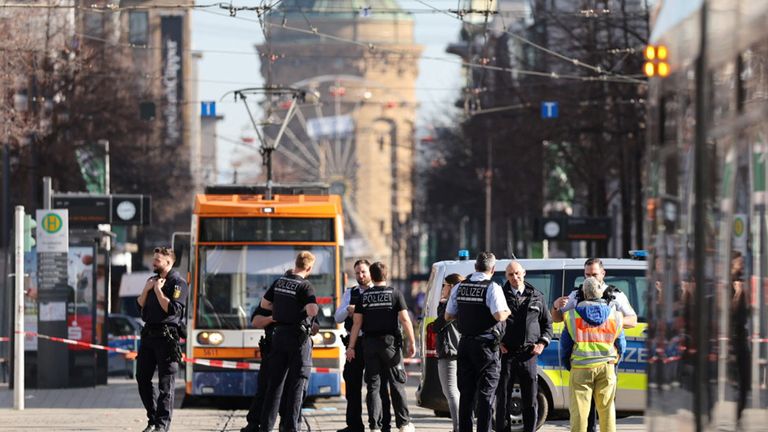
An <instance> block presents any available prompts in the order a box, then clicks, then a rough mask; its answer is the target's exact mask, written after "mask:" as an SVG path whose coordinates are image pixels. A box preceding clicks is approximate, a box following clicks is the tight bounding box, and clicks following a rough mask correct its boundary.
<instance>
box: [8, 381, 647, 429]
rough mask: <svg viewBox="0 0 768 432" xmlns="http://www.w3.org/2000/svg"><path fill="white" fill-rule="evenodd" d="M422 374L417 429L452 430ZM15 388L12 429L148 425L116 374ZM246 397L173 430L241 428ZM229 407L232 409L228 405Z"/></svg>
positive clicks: (337, 425)
mask: <svg viewBox="0 0 768 432" xmlns="http://www.w3.org/2000/svg"><path fill="white" fill-rule="evenodd" d="M416 382H417V378H416V377H414V376H412V377H411V378H410V380H409V397H410V405H409V406H410V408H411V415H412V417H413V422H414V424H415V425H416V429H417V430H418V431H440V432H448V431H450V429H451V424H450V421H449V419H445V418H436V417H435V416H434V414H433V412H432V411H430V410H426V409H423V408H419V407H417V406H416V402H415V399H414V395H415V391H416ZM177 394H178V395H179V397H178V398H177V406H178V405H179V404H180V402H181V395H182V394H183V390H182V387H178V389H177ZM12 397H13V393H12V391H10V390H8V388H7V387H0V418H2V422H0V430H9V431H10V430H13V431H19V430H23V431H46V432H50V431H74V430H86V431H140V430H141V429H143V427H144V425H145V415H144V410H143V409H141V401H140V400H139V396H138V394H137V392H136V387H135V384H134V383H133V382H132V381H130V380H127V379H122V378H119V379H112V380H110V385H108V386H100V387H96V388H84V389H68V390H34V389H32V390H28V392H27V397H26V405H27V409H26V410H24V411H14V410H12V409H10V407H12V406H13V398H12ZM242 405H243V401H240V402H239V406H235V404H232V406H220V407H211V406H207V407H196V408H184V409H181V408H177V410H176V411H175V414H174V420H173V428H172V430H173V431H174V432H181V431H238V430H239V429H240V428H241V427H242V426H244V425H245V414H246V411H245V410H244V409H243V408H244V407H243V406H242ZM344 407H345V401H344V399H343V398H333V399H324V400H318V401H316V402H314V403H310V404H309V405H308V407H307V408H305V410H304V412H305V415H306V418H307V421H308V423H309V427H310V429H311V431H312V432H334V431H336V430H337V429H341V428H342V427H344ZM228 408H229V409H228ZM541 430H542V431H546V432H554V431H566V430H568V422H567V421H563V420H558V421H554V422H550V423H548V424H547V425H546V426H545V427H544V428H543V429H541ZM619 430H620V431H626V432H630V431H641V430H644V427H643V419H642V417H630V418H626V419H621V420H619Z"/></svg>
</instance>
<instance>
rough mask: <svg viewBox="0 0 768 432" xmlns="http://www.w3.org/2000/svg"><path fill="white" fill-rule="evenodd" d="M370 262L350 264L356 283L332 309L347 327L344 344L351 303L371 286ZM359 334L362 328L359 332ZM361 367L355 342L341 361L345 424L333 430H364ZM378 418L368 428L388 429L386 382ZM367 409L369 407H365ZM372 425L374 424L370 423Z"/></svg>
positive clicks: (359, 347) (360, 353) (362, 361)
mask: <svg viewBox="0 0 768 432" xmlns="http://www.w3.org/2000/svg"><path fill="white" fill-rule="evenodd" d="M370 267H371V263H370V261H368V260H367V259H361V260H357V261H356V262H355V265H354V269H355V279H356V280H357V286H355V287H352V288H349V289H347V290H346V291H344V294H343V295H342V297H341V304H340V305H339V308H338V309H336V313H335V314H334V318H335V319H336V322H337V323H344V329H346V330H347V337H346V338H342V340H343V341H344V346H345V347H346V346H348V345H349V340H350V336H349V335H350V333H351V332H352V324H353V319H352V317H353V315H354V314H355V305H356V304H357V302H358V300H359V299H360V296H361V295H362V294H363V293H364V292H365V291H367V290H368V289H370V288H372V287H373V282H371V272H370ZM360 336H362V332H361V334H360ZM364 370H365V354H364V352H363V344H362V343H358V344H357V345H356V346H355V358H353V359H352V360H348V361H346V362H345V363H344V372H343V376H344V386H345V390H346V391H345V395H346V398H347V410H346V415H345V418H346V423H347V425H346V427H344V428H343V429H339V430H338V431H337V432H365V425H364V424H363V397H362V396H363V373H364ZM380 394H381V418H379V419H376V420H375V424H374V425H372V426H371V428H372V429H381V431H382V432H389V431H390V430H391V426H390V423H391V421H392V416H391V414H390V412H389V411H390V402H389V390H387V384H386V382H383V383H382V384H381V389H380ZM369 409H370V408H369ZM374 426H375V427H374Z"/></svg>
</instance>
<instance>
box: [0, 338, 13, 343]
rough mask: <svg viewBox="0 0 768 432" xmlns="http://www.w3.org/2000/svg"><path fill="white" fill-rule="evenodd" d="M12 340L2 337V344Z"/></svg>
mask: <svg viewBox="0 0 768 432" xmlns="http://www.w3.org/2000/svg"><path fill="white" fill-rule="evenodd" d="M10 340H11V338H9V337H0V342H9V341H10Z"/></svg>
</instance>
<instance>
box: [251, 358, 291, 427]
mask: <svg viewBox="0 0 768 432" xmlns="http://www.w3.org/2000/svg"><path fill="white" fill-rule="evenodd" d="M269 374H270V371H269V351H267V350H264V351H262V352H261V366H260V367H259V375H258V378H257V382H256V394H255V395H254V396H253V399H252V400H251V406H250V408H248V415H246V416H245V418H246V420H248V424H249V425H254V426H257V425H258V424H259V417H260V416H261V409H262V407H263V404H264V394H265V393H266V392H267V377H268V376H269ZM282 392H283V388H282V387H280V393H282ZM285 400H286V399H285V398H282V399H281V400H280V422H281V423H283V419H284V418H287V417H289V416H288V414H287V412H286V405H285Z"/></svg>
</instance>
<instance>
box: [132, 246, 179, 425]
mask: <svg viewBox="0 0 768 432" xmlns="http://www.w3.org/2000/svg"><path fill="white" fill-rule="evenodd" d="M175 261H176V254H175V253H174V252H173V249H171V248H169V247H157V248H155V251H154V256H153V258H152V267H153V269H154V270H155V273H157V275H156V276H152V277H151V278H149V280H147V283H146V285H145V286H144V290H143V291H142V292H141V295H140V296H139V297H138V298H137V299H136V303H137V304H138V306H139V310H140V311H141V318H142V319H143V320H144V322H145V323H146V324H145V325H144V328H142V330H141V345H140V346H139V354H138V357H137V358H136V382H137V383H138V385H139V396H140V397H141V402H142V403H143V404H144V408H145V409H146V410H147V419H148V422H147V427H146V428H145V429H144V432H161V431H162V432H164V431H167V430H168V428H169V427H170V426H171V416H172V415H173V395H174V388H175V385H174V382H175V380H176V372H178V370H179V363H180V362H181V361H182V353H181V345H180V344H179V339H180V338H181V335H183V334H184V332H185V330H186V329H184V316H185V310H186V307H187V295H188V293H189V290H188V289H187V281H185V280H184V279H183V278H182V277H181V275H180V274H179V272H177V271H176V270H173V263H174V262H175ZM155 370H157V389H158V392H155V389H154V387H153V385H152V376H153V375H154V374H155ZM155 395H157V396H155Z"/></svg>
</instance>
